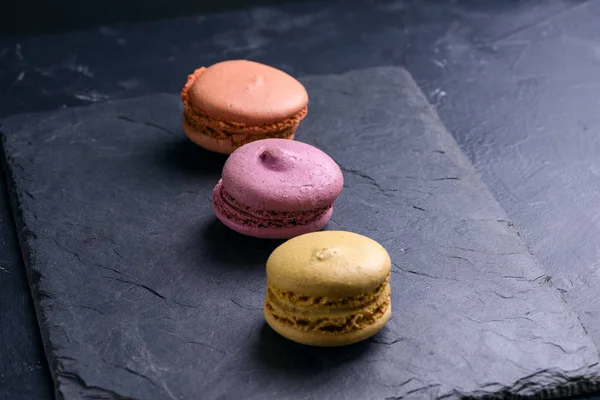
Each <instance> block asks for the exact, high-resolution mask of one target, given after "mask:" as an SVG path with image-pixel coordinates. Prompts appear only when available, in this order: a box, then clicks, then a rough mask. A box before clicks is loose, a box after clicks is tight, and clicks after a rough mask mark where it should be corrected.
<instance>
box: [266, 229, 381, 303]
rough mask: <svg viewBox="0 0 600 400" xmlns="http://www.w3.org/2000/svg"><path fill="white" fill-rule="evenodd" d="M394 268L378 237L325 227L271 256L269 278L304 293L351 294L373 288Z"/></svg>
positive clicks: (311, 294) (335, 295)
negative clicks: (330, 229) (328, 229)
mask: <svg viewBox="0 0 600 400" xmlns="http://www.w3.org/2000/svg"><path fill="white" fill-rule="evenodd" d="M390 272H391V259H390V256H389V254H388V253H387V251H386V250H385V249H384V248H383V247H382V246H381V245H380V244H379V243H377V242H376V241H374V240H372V239H370V238H368V237H366V236H362V235H359V234H357V233H353V232H345V231H321V232H313V233H309V234H306V235H302V236H298V237H295V238H293V239H291V240H288V241H287V242H285V243H283V244H282V245H280V246H279V247H277V248H276V249H275V250H274V251H273V253H271V255H270V257H269V259H268V260H267V279H268V281H269V283H270V284H272V285H273V286H275V287H277V288H278V289H279V290H281V291H290V292H294V293H297V294H299V295H302V296H330V297H350V296H356V295H360V294H364V293H368V292H371V291H373V290H375V289H376V288H377V287H379V286H380V285H381V284H382V283H383V282H384V281H385V280H386V279H388V276H389V274H390Z"/></svg>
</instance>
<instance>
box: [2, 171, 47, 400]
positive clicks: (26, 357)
mask: <svg viewBox="0 0 600 400" xmlns="http://www.w3.org/2000/svg"><path fill="white" fill-rule="evenodd" d="M1 176H2V175H1V174H0V177H1ZM5 204H6V206H5V207H2V206H4V205H5ZM0 227H5V229H0V293H1V294H2V295H1V296H0V316H1V321H2V322H1V323H0V399H2V400H10V399H23V400H34V399H35V400H39V399H40V397H39V395H40V394H42V395H44V394H45V393H51V392H52V381H51V379H50V375H49V374H48V365H47V364H46V357H45V356H44V349H43V347H42V342H41V340H40V334H39V330H38V324H37V321H36V319H35V313H34V312H33V301H32V299H31V295H30V294H29V287H28V285H27V278H26V276H25V273H24V268H23V261H22V260H21V252H20V249H19V244H18V243H17V236H16V232H15V230H14V223H13V219H12V216H11V214H10V208H9V207H8V197H7V196H6V191H5V188H4V185H3V184H2V182H0Z"/></svg>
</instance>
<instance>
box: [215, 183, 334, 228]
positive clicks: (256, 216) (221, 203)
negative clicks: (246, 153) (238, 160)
mask: <svg viewBox="0 0 600 400" xmlns="http://www.w3.org/2000/svg"><path fill="white" fill-rule="evenodd" d="M213 204H214V206H215V208H216V209H217V210H218V211H219V213H221V214H222V215H224V216H225V217H227V218H228V219H231V220H234V221H239V222H240V223H242V224H244V225H246V226H251V227H256V228H291V227H294V226H298V225H306V224H307V223H310V222H313V221H315V220H317V219H319V218H320V217H322V216H323V214H325V213H326V212H327V211H328V210H329V209H330V208H331V206H332V204H331V205H328V206H326V207H321V208H317V209H314V210H309V211H299V212H285V211H263V210H254V209H252V208H250V207H247V206H244V205H242V204H240V203H239V202H238V201H236V200H235V199H234V198H233V197H231V196H230V195H229V194H228V193H227V192H226V191H225V190H224V189H223V185H222V184H221V183H219V184H218V185H217V186H216V187H215V189H214V191H213Z"/></svg>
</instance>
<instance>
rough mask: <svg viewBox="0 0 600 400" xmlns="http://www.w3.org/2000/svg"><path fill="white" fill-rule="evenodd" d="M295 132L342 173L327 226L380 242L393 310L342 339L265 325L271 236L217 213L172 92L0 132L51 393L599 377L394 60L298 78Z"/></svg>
mask: <svg viewBox="0 0 600 400" xmlns="http://www.w3.org/2000/svg"><path fill="white" fill-rule="evenodd" d="M303 82H304V83H305V85H306V86H307V89H308V91H309V94H310V97H311V103H310V110H309V116H308V117H307V119H306V120H305V121H304V122H303V124H302V125H301V128H300V130H299V132H298V139H299V140H302V141H305V142H308V143H312V144H315V145H317V146H318V147H320V148H321V149H323V150H324V151H326V152H328V153H329V154H330V155H331V156H332V157H333V158H334V159H335V160H336V161H338V163H339V164H340V165H341V167H342V169H343V171H344V175H345V181H346V187H345V189H344V191H343V193H342V195H341V197H340V199H339V201H338V202H337V204H336V208H335V211H334V216H333V219H332V222H331V223H330V224H329V226H328V227H329V228H330V229H331V228H333V229H339V228H342V229H346V230H351V231H355V232H358V233H362V234H365V235H368V236H370V237H372V238H374V239H376V240H378V241H379V242H381V243H382V244H383V245H384V246H385V247H386V248H387V249H388V251H389V252H390V254H391V256H392V260H393V262H394V267H393V268H394V271H393V272H394V273H393V276H392V281H391V283H392V292H393V299H392V301H393V306H394V308H393V310H394V311H393V317H392V319H391V321H390V322H389V324H388V325H387V327H386V328H385V329H384V331H382V332H381V333H380V334H379V335H377V336H376V337H374V338H373V339H371V340H369V341H366V342H363V343H361V344H358V345H355V346H351V347H348V348H342V349H315V348H306V347H303V346H300V345H296V344H293V343H291V342H288V341H286V340H285V339H283V338H281V337H279V336H278V335H276V334H275V333H274V332H273V331H271V330H270V329H269V328H268V327H267V326H266V325H265V323H264V322H263V317H262V301H263V296H264V291H265V274H264V263H265V260H266V258H267V256H268V255H269V253H270V252H271V251H272V250H273V249H274V248H275V247H276V246H277V245H278V244H279V243H280V242H278V241H264V240H256V239H251V238H247V237H243V236H241V235H238V234H235V233H233V232H231V231H230V230H228V229H226V228H225V227H223V226H222V225H221V224H219V223H218V222H217V221H216V219H215V217H214V216H213V213H212V209H211V206H210V192H211V189H212V187H213V186H214V184H215V183H216V181H217V179H218V178H219V176H220V171H221V168H222V165H223V162H224V160H225V158H224V157H223V156H219V155H215V154H211V153H207V152H205V151H203V150H201V149H199V148H197V147H195V146H193V145H192V144H190V143H189V142H188V141H187V140H185V138H184V136H183V134H182V133H181V129H180V124H181V106H180V103H179V99H178V96H177V95H156V96H149V97H143V98H138V99H132V100H124V101H117V102H112V103H107V104H102V105H94V106H90V107H85V108H75V109H63V110H60V111H56V112H54V113H46V114H37V115H23V116H16V117H12V118H9V119H7V120H5V121H4V122H3V124H2V131H3V139H4V140H3V145H4V147H3V149H4V156H5V157H4V160H5V162H6V165H5V167H7V171H8V173H9V178H10V186H11V195H12V200H13V208H14V210H15V212H16V215H17V222H18V225H19V236H20V240H21V244H22V248H23V250H24V257H25V261H26V265H27V268H28V273H29V279H30V283H31V284H32V286H33V287H32V291H33V293H34V300H35V302H36V303H37V305H38V312H39V319H40V320H41V322H42V330H43V336H44V341H45V345H46V350H47V353H48V356H49V359H50V366H51V370H52V372H53V375H54V379H55V383H56V386H57V395H58V397H59V398H69V399H70V398H84V397H87V398H135V399H137V398H140V399H162V398H165V399H184V398H185V399H191V398H198V397H199V396H200V397H202V398H210V399H212V398H250V399H258V398H333V397H335V398H375V399H383V398H393V397H402V396H404V397H408V398H411V397H415V398H423V397H431V398H458V397H461V396H464V395H471V396H475V397H483V396H487V395H497V396H505V395H509V394H515V395H534V394H543V395H548V396H550V395H552V396H558V395H564V394H573V393H582V392H587V391H591V390H595V389H597V388H598V387H599V385H598V383H599V382H600V379H599V370H600V369H599V368H598V361H599V360H598V350H597V348H596V347H595V346H594V345H593V343H592V342H591V340H590V338H589V337H588V336H587V334H586V333H585V332H584V330H583V328H582V326H581V324H580V322H579V320H578V318H577V316H576V315H575V314H574V313H573V312H572V311H570V310H569V309H568V308H567V307H566V305H565V304H564V302H563V300H562V299H561V297H560V295H559V293H558V292H556V291H555V290H554V289H552V288H551V287H549V286H548V284H547V282H546V280H547V279H546V278H545V276H544V275H543V272H542V271H541V269H540V266H539V264H538V262H537V261H536V259H535V258H533V257H532V256H531V254H530V252H529V251H528V250H527V248H526V247H525V246H524V244H523V242H522V241H521V239H520V238H519V236H518V234H517V232H516V231H515V230H514V228H513V227H512V224H511V223H510V222H509V221H508V220H507V217H506V215H505V213H504V212H503V210H502V209H501V207H500V206H499V205H498V203H497V202H496V201H495V200H494V198H493V197H492V196H491V194H490V192H489V191H488V190H487V188H486V187H485V185H484V184H483V183H482V182H481V180H480V179H479V177H478V176H477V175H476V173H475V172H474V170H473V168H472V167H471V165H470V164H469V163H468V161H467V160H466V158H465V157H464V156H463V155H462V154H461V153H460V150H459V149H458V147H457V145H456V143H455V142H454V140H453V139H452V137H451V135H450V134H449V133H448V132H447V131H446V130H445V128H444V126H443V125H442V123H441V122H440V121H439V119H438V117H437V115H436V113H435V111H434V109H433V108H432V107H431V106H430V105H429V104H428V103H427V101H426V99H425V97H424V96H423V94H422V93H421V92H420V90H419V88H418V87H417V85H416V84H415V82H414V81H413V80H412V78H411V77H410V75H409V74H408V72H406V71H405V70H403V69H401V68H391V67H390V68H374V69H368V70H362V71H355V72H350V73H346V74H343V75H333V76H321V77H309V78H306V79H304V80H303Z"/></svg>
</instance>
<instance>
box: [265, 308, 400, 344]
mask: <svg viewBox="0 0 600 400" xmlns="http://www.w3.org/2000/svg"><path fill="white" fill-rule="evenodd" d="M391 313H392V306H391V304H390V305H389V306H388V308H387V310H386V311H385V313H384V314H383V316H382V317H381V318H379V319H377V320H376V321H375V322H374V323H373V324H371V325H368V326H365V327H364V328H362V329H360V330H357V331H354V332H349V333H344V334H340V335H325V334H322V333H318V332H304V331H301V330H298V329H295V328H293V327H291V326H288V325H284V324H282V323H280V322H278V321H277V320H275V318H274V317H273V315H272V314H271V313H270V312H269V311H268V310H267V309H266V308H265V310H264V316H265V320H266V321H267V324H269V326H270V327H271V328H272V329H273V330H274V331H275V332H277V333H279V334H280V335H281V336H283V337H285V338H287V339H289V340H292V341H294V342H297V343H300V344H304V345H309V346H321V347H335V346H346V345H350V344H353V343H357V342H360V341H363V340H365V339H368V338H369V337H371V336H373V335H375V334H377V333H378V332H379V331H380V330H381V329H382V328H383V327H384V326H385V324H386V323H387V322H388V320H389V319H390V316H391Z"/></svg>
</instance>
